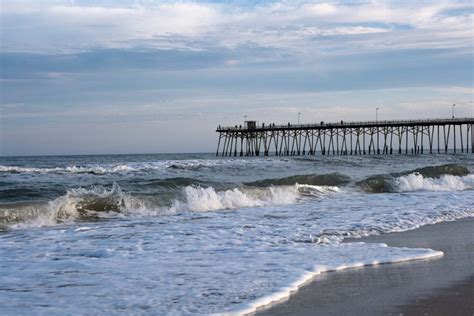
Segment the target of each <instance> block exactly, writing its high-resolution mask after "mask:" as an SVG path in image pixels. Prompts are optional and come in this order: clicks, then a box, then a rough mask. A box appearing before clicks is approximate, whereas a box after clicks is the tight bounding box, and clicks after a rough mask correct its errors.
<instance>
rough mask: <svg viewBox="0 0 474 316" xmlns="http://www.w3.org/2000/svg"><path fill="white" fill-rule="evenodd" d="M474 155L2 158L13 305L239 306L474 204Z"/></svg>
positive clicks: (178, 310) (2, 241)
mask: <svg viewBox="0 0 474 316" xmlns="http://www.w3.org/2000/svg"><path fill="white" fill-rule="evenodd" d="M473 170H474V155H472V154H457V155H420V156H416V155H415V156H405V155H400V156H399V155H393V156H315V157H308V156H305V157H294V158H291V157H265V158H264V157H260V158H245V157H243V158H242V157H236V158H227V157H224V158H221V157H219V158H216V157H214V156H213V155H211V154H180V155H111V156H62V157H59V156H58V157H0V258H1V259H0V271H1V276H0V302H1V305H2V307H1V308H2V310H1V313H2V314H7V315H17V314H52V315H56V314H57V315H63V314H71V313H74V314H98V313H107V314H154V315H156V314H172V315H188V314H199V315H202V314H241V313H246V312H251V311H253V310H254V309H255V308H257V307H258V306H262V305H265V304H268V303H270V302H271V301H273V300H277V299H280V298H283V297H285V296H287V295H288V294H289V293H290V292H291V291H295V290H297V288H298V286H300V285H301V284H303V283H304V282H306V281H308V280H310V279H311V278H314V277H317V275H318V274H319V273H322V272H325V271H332V270H338V269H345V268H350V267H357V266H363V265H372V264H378V263H389V262H398V261H406V260H419V259H430V258H436V257H440V256H442V255H443V254H442V253H441V252H439V251H437V250H436V249H413V248H394V247H387V246H386V245H384V244H365V243H363V242H350V243H342V240H343V239H344V238H347V237H362V236H367V235H372V234H384V233H388V232H395V231H405V230H411V229H415V228H417V227H420V226H423V225H427V224H432V223H437V222H442V221H451V220H455V219H459V218H464V217H471V216H473V215H474V207H473V189H474V175H473V174H472V172H473Z"/></svg>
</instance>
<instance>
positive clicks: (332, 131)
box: [216, 117, 474, 156]
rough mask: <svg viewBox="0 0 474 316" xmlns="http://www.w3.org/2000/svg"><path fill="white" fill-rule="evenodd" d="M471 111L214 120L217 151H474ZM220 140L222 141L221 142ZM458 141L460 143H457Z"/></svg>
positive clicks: (240, 153) (241, 153)
mask: <svg viewBox="0 0 474 316" xmlns="http://www.w3.org/2000/svg"><path fill="white" fill-rule="evenodd" d="M473 125H474V117H464V118H450V119H422V120H390V121H366V122H345V121H340V122H330V123H325V122H320V123H315V124H291V123H288V124H286V125H275V124H273V123H271V124H265V123H262V124H258V123H257V122H256V121H246V122H245V124H244V126H241V125H239V126H238V125H235V126H225V127H222V126H218V127H217V130H216V132H218V133H219V141H218V144H217V151H216V156H218V155H221V156H260V155H263V156H268V155H276V156H296V155H316V154H321V155H366V154H369V155H370V154H394V153H398V154H423V153H435V152H437V153H448V148H450V149H452V150H453V151H454V152H455V153H456V152H469V150H470V151H471V153H474V129H473ZM221 145H222V147H221ZM458 145H459V146H458Z"/></svg>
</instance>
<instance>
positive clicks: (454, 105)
mask: <svg viewBox="0 0 474 316" xmlns="http://www.w3.org/2000/svg"><path fill="white" fill-rule="evenodd" d="M455 107H456V104H453V106H452V111H451V114H452V116H453V118H454V108H455Z"/></svg>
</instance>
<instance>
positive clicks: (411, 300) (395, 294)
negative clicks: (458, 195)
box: [257, 218, 474, 315]
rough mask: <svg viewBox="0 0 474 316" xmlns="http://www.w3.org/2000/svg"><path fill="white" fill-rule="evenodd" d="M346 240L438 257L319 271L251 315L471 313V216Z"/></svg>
mask: <svg viewBox="0 0 474 316" xmlns="http://www.w3.org/2000/svg"><path fill="white" fill-rule="evenodd" d="M351 241H364V242H376V243H385V244H387V245H389V246H395V247H409V248H431V249H434V250H441V251H443V252H444V256H443V257H441V258H437V259H430V260H416V261H410V262H402V263H394V264H382V265H377V266H368V267H362V268H355V269H348V270H344V271H336V272H329V273H324V274H321V275H319V276H317V277H316V278H315V279H314V281H312V282H310V283H308V284H306V285H305V286H303V287H301V288H300V289H299V291H298V292H296V293H294V294H293V295H291V296H290V297H289V298H288V299H287V300H286V301H283V302H279V303H276V304H273V305H271V306H267V307H265V308H263V309H261V310H259V311H258V312H257V315H380V314H385V315H400V314H403V315H474V279H473V278H474V218H469V219H463V220H458V221H455V222H445V223H440V224H435V225H428V226H424V227H421V228H419V229H416V230H412V231H408V232H402V233H391V234H385V235H380V236H370V237H367V238H362V239H355V240H347V241H346V242H351Z"/></svg>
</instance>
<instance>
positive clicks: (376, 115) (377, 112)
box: [375, 108, 379, 123]
mask: <svg viewBox="0 0 474 316" xmlns="http://www.w3.org/2000/svg"><path fill="white" fill-rule="evenodd" d="M378 121H379V108H375V123H377V122H378Z"/></svg>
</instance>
